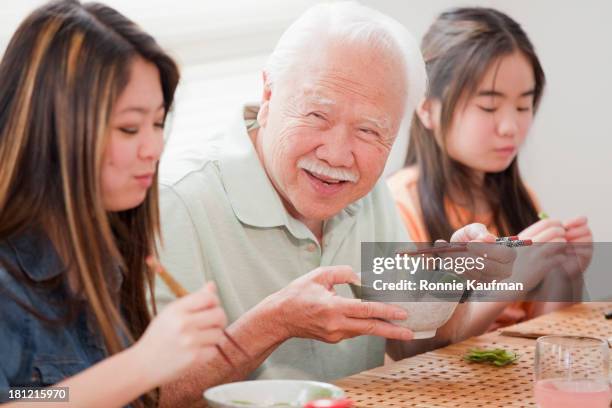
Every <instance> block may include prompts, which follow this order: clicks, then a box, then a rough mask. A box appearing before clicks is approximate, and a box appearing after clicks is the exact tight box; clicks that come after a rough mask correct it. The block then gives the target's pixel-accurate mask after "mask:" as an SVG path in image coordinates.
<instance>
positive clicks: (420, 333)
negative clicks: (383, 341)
mask: <svg viewBox="0 0 612 408" xmlns="http://www.w3.org/2000/svg"><path fill="white" fill-rule="evenodd" d="M350 286H351V290H352V291H353V294H354V295H355V297H357V298H362V296H361V295H362V290H364V289H365V290H366V291H368V290H369V291H374V289H372V288H367V287H363V286H359V285H354V284H351V285H350ZM364 297H365V298H368V297H367V296H364ZM460 297H461V296H460V295H457V296H456V298H455V299H450V300H444V301H443V300H439V299H436V298H435V297H434V296H432V295H424V296H422V297H420V298H419V299H418V301H414V302H386V303H389V304H393V305H395V306H399V307H401V308H403V309H404V310H406V312H407V313H408V318H407V319H406V320H392V321H391V322H392V323H394V324H397V325H398V326H402V327H407V328H409V329H410V330H412V332H413V333H414V338H415V339H428V338H431V337H434V336H435V335H436V331H437V329H438V328H440V327H441V326H443V325H444V323H446V322H447V321H448V319H450V317H451V316H452V315H453V312H454V311H455V308H456V307H457V304H458V303H459V299H460ZM373 298H374V299H375V298H376V296H375V295H374V296H373Z"/></svg>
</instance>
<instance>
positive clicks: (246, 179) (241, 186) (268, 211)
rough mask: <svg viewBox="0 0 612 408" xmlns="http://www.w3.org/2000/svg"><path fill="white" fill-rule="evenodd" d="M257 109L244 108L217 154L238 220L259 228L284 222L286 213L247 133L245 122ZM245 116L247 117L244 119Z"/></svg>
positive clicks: (275, 225)
mask: <svg viewBox="0 0 612 408" xmlns="http://www.w3.org/2000/svg"><path fill="white" fill-rule="evenodd" d="M253 113H255V114H256V110H255V109H254V108H252V107H250V106H245V107H244V108H243V109H242V112H240V115H239V118H238V119H237V120H235V121H234V123H232V125H231V126H230V129H229V134H228V135H227V137H226V139H225V141H224V145H223V148H222V150H221V152H220V155H219V165H220V169H221V178H222V179H223V184H224V186H225V189H226V191H227V195H228V197H229V200H230V203H231V205H232V209H233V210H234V213H235V214H236V217H238V219H239V220H240V221H241V222H243V223H245V224H248V225H251V226H254V227H261V228H270V227H278V226H282V225H285V224H286V223H287V216H288V214H287V212H286V210H285V207H284V206H283V203H282V201H281V199H280V197H279V195H278V193H277V192H276V190H275V189H274V186H273V185H272V183H271V182H270V179H269V178H268V175H267V174H266V172H265V170H264V168H263V166H262V164H261V162H260V161H259V157H258V156H257V152H256V151H255V146H254V145H253V142H252V141H251V138H250V137H249V134H248V132H247V128H246V123H245V119H250V118H249V115H253ZM245 116H246V118H245Z"/></svg>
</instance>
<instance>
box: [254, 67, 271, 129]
mask: <svg viewBox="0 0 612 408" xmlns="http://www.w3.org/2000/svg"><path fill="white" fill-rule="evenodd" d="M262 79H263V94H262V95H261V104H260V106H259V112H258V113H257V123H259V126H260V127H265V126H266V123H267V121H268V112H269V111H270V98H271V97H272V84H271V83H270V79H269V77H268V73H267V72H266V71H263V72H262Z"/></svg>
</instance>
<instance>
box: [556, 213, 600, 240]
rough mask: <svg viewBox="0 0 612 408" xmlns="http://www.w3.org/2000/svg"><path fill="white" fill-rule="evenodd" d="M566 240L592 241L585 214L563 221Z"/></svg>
mask: <svg viewBox="0 0 612 408" xmlns="http://www.w3.org/2000/svg"><path fill="white" fill-rule="evenodd" d="M563 227H564V228H565V239H566V240H567V242H593V233H592V232H591V228H589V220H588V219H587V217H585V216H579V217H575V218H571V219H569V220H567V221H565V222H564V223H563Z"/></svg>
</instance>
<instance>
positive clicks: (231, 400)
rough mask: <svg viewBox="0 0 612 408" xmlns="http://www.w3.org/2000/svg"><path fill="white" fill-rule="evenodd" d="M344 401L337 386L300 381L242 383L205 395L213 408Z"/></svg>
mask: <svg viewBox="0 0 612 408" xmlns="http://www.w3.org/2000/svg"><path fill="white" fill-rule="evenodd" d="M343 397H344V391H342V389H340V388H338V387H336V386H335V385H331V384H327V383H323V382H317V381H300V380H257V381H241V382H234V383H229V384H223V385H219V386H217V387H213V388H210V389H208V390H207V391H205V392H204V398H205V399H206V402H207V403H208V406H209V407H211V408H249V407H250V408H271V407H275V408H283V407H285V408H298V407H301V406H302V405H304V404H306V403H307V402H309V401H312V400H316V399H321V398H343ZM284 404H286V405H284Z"/></svg>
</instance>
